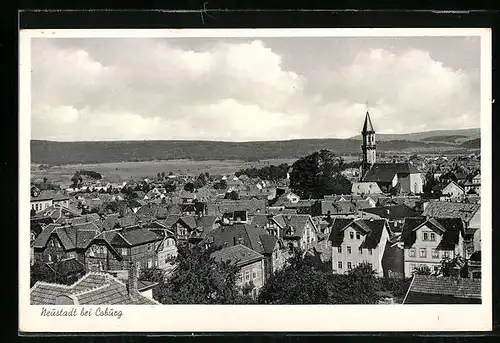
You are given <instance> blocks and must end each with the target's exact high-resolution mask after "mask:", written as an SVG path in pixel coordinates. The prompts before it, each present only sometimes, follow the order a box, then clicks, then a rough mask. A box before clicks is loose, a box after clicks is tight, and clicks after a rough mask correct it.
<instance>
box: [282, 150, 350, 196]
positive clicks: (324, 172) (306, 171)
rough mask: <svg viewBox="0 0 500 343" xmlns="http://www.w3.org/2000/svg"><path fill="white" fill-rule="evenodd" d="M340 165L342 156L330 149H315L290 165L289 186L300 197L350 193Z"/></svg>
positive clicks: (341, 164) (348, 183)
mask: <svg viewBox="0 0 500 343" xmlns="http://www.w3.org/2000/svg"><path fill="white" fill-rule="evenodd" d="M342 166H343V160H342V158H339V157H336V156H335V154H334V153H333V152H331V151H330V150H320V151H317V152H315V153H313V154H311V155H308V156H306V157H303V158H300V159H299V160H297V161H296V162H295V163H294V164H293V165H292V172H291V173H290V187H291V189H292V191H293V192H294V193H296V194H297V195H299V196H300V197H301V198H323V196H324V195H327V194H342V193H343V194H345V193H350V192H351V184H350V181H348V180H347V179H346V178H345V177H344V176H342V175H341V174H340V171H341V170H342Z"/></svg>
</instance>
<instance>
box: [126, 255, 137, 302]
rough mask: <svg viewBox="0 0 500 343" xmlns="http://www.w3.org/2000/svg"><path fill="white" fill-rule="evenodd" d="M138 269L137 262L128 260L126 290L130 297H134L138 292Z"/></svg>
mask: <svg viewBox="0 0 500 343" xmlns="http://www.w3.org/2000/svg"><path fill="white" fill-rule="evenodd" d="M138 278H139V271H138V269H137V263H134V262H129V269H128V280H127V291H128V294H129V296H130V297H131V298H135V297H136V296H137V294H139V288H138Z"/></svg>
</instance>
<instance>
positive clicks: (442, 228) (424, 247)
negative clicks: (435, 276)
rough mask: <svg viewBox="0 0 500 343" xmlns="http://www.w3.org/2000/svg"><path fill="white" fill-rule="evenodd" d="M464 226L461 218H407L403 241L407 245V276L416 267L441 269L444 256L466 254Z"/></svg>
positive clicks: (405, 246)
mask: <svg viewBox="0 0 500 343" xmlns="http://www.w3.org/2000/svg"><path fill="white" fill-rule="evenodd" d="M463 237H464V226H463V222H462V221H461V220H460V218H429V219H426V218H423V217H418V218H406V219H405V222H404V224H403V232H402V234H401V242H402V243H403V245H404V249H405V253H404V261H405V276H406V277H409V276H411V275H412V274H413V272H414V270H415V269H416V268H420V267H423V266H426V267H428V268H429V269H430V270H431V272H434V273H438V272H439V270H440V267H441V261H442V260H443V259H444V258H454V257H456V256H462V257H463V256H464V255H465V254H464V239H463Z"/></svg>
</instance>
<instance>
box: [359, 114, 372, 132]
mask: <svg viewBox="0 0 500 343" xmlns="http://www.w3.org/2000/svg"><path fill="white" fill-rule="evenodd" d="M361 133H375V130H374V129H373V124H372V120H371V118H370V113H368V111H366V117H365V123H364V124H363V130H362V131H361Z"/></svg>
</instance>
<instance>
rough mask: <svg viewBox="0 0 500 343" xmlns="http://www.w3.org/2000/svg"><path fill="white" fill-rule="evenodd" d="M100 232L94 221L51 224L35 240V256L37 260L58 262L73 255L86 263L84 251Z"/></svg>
mask: <svg viewBox="0 0 500 343" xmlns="http://www.w3.org/2000/svg"><path fill="white" fill-rule="evenodd" d="M99 233H100V229H99V228H98V227H97V226H96V225H95V224H94V223H83V224H74V225H65V226H60V225H57V224H50V225H48V226H47V227H45V228H44V230H43V231H42V232H41V233H40V234H39V235H38V237H36V239H35V240H34V241H33V244H32V248H33V257H34V260H35V261H37V262H58V261H60V260H63V259H66V258H70V257H73V258H75V259H76V260H77V261H79V262H82V263H84V262H85V257H84V253H85V250H86V249H87V246H88V245H89V244H90V242H91V241H92V240H93V239H94V238H95V237H96V236H97V235H99Z"/></svg>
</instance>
